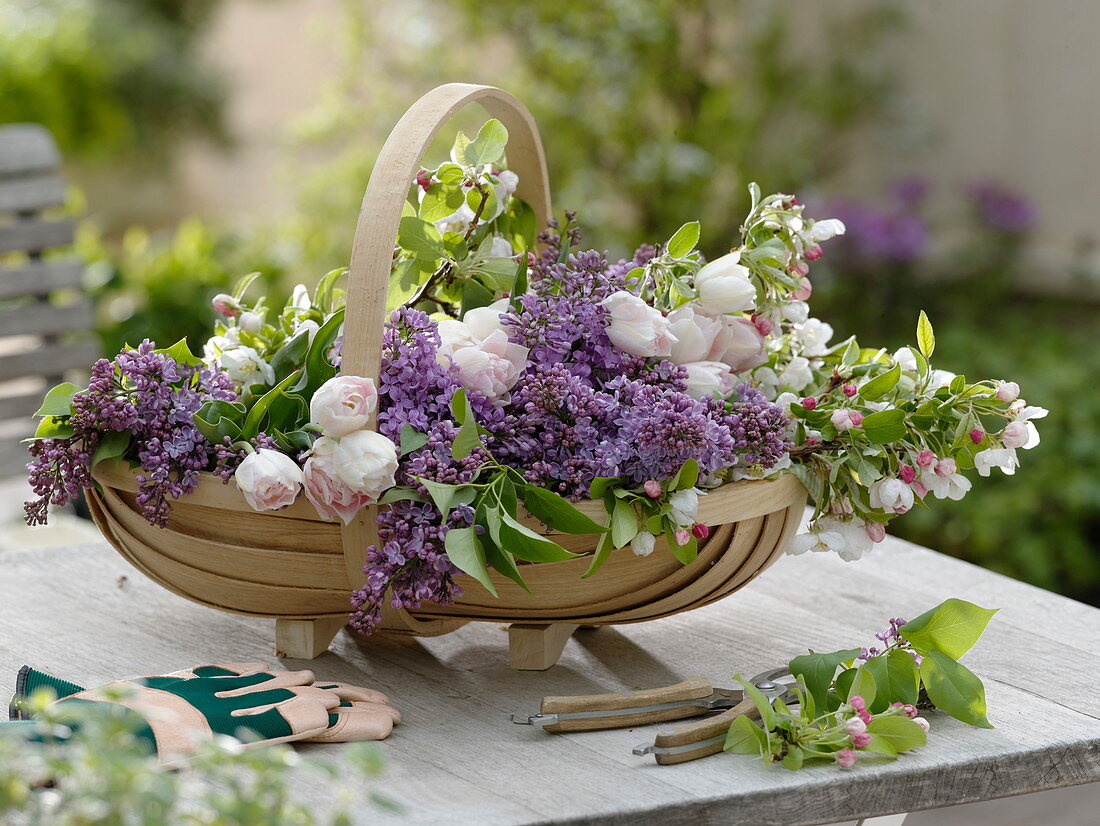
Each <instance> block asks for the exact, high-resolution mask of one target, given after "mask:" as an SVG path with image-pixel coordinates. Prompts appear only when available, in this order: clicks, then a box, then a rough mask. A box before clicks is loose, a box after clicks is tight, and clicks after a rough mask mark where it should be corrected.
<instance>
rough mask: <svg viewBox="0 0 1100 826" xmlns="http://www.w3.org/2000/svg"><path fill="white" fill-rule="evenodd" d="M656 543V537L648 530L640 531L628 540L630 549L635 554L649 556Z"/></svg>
mask: <svg viewBox="0 0 1100 826" xmlns="http://www.w3.org/2000/svg"><path fill="white" fill-rule="evenodd" d="M656 544H657V537H656V536H654V535H653V534H651V533H649V532H648V531H641V532H640V533H639V534H638V535H637V536H635V537H634V538H633V539H632V540H630V550H632V551H633V552H634V555H635V556H649V555H650V554H651V553H653V547H654V546H655V545H656Z"/></svg>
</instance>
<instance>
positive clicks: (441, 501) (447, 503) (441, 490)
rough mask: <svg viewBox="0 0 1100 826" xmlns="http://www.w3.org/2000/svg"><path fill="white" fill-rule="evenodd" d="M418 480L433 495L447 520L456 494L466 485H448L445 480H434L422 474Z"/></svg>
mask: <svg viewBox="0 0 1100 826" xmlns="http://www.w3.org/2000/svg"><path fill="white" fill-rule="evenodd" d="M417 481H418V482H420V484H422V485H423V486H424V487H425V488H427V490H428V495H429V496H430V497H432V501H433V502H435V506H436V507H437V508H438V509H439V512H440V513H441V514H443V521H444V522H446V521H447V516H448V515H449V514H450V513H451V506H452V505H453V504H454V498H455V494H456V493H458V492H459V491H460V490H461V489H462V488H463V487H465V485H448V484H446V483H444V482H433V481H432V480H430V479H424V478H423V477H420V476H418V477H417Z"/></svg>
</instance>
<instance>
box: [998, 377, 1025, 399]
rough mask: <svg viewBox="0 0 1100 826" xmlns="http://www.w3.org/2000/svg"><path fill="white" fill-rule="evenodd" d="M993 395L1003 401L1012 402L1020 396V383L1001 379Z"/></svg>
mask: <svg viewBox="0 0 1100 826" xmlns="http://www.w3.org/2000/svg"><path fill="white" fill-rule="evenodd" d="M995 395H996V396H997V398H998V399H1000V400H1001V401H1003V402H1014V401H1016V399H1018V398H1020V385H1018V384H1016V382H1014V381H1002V382H1001V384H1000V386H999V387H998V388H997V392H996V393H995Z"/></svg>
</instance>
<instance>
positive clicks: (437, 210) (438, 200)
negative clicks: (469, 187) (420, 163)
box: [419, 167, 466, 224]
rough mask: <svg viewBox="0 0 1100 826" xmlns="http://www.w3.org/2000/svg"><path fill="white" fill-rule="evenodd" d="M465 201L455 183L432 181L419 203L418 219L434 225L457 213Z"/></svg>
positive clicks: (463, 193)
mask: <svg viewBox="0 0 1100 826" xmlns="http://www.w3.org/2000/svg"><path fill="white" fill-rule="evenodd" d="M455 168H456V169H458V167H455ZM459 176H460V178H461V170H460V172H459ZM465 200H466V193H465V192H463V191H462V188H461V187H459V186H458V185H457V184H456V183H443V182H440V181H432V184H431V186H429V187H428V191H427V192H425V193H424V198H423V200H421V202H420V211H419V216H420V219H421V220H423V221H428V222H429V223H433V224H434V223H435V222H436V221H441V220H443V219H444V218H447V217H448V216H450V215H453V214H454V213H455V212H457V211H458V209H459V207H461V206H462V204H463V203H464V202H465Z"/></svg>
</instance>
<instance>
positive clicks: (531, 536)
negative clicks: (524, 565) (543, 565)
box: [500, 511, 580, 562]
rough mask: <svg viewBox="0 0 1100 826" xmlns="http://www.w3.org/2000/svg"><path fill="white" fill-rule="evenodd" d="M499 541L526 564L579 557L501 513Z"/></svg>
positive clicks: (508, 515) (506, 514)
mask: <svg viewBox="0 0 1100 826" xmlns="http://www.w3.org/2000/svg"><path fill="white" fill-rule="evenodd" d="M500 539H501V546H502V547H504V548H506V549H507V550H509V551H511V552H512V553H513V554H515V555H516V556H518V557H519V558H520V559H523V560H526V561H527V562H561V561H563V560H566V559H573V558H575V557H577V556H580V554H575V553H573V552H571V551H567V550H565V548H563V547H562V546H561V545H559V544H558V543H557V542H554V541H552V540H550V539H547V538H546V537H545V536H542V535H541V534H537V533H535V532H534V531H533V530H531V529H530V528H528V527H527V526H526V525H523V524H521V523H520V522H518V521H516V519H514V518H513V517H512V516H511V515H510V514H508V513H505V512H503V511H501V514H500Z"/></svg>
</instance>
